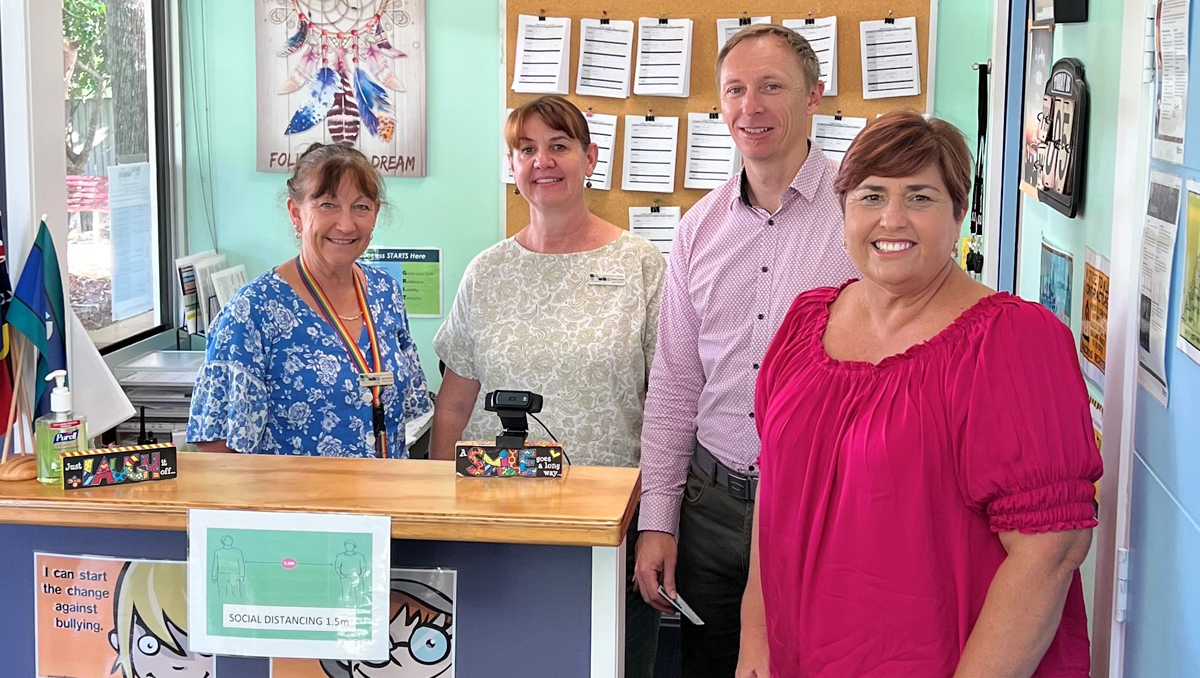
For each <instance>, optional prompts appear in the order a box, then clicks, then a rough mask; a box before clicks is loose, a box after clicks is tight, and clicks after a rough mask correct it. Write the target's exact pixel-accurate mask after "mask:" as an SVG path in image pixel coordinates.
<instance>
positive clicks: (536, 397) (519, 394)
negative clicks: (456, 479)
mask: <svg viewBox="0 0 1200 678" xmlns="http://www.w3.org/2000/svg"><path fill="white" fill-rule="evenodd" d="M483 409H485V410H487V411H488V412H495V413H496V414H497V415H499V416H500V423H501V424H503V425H504V433H502V434H500V435H498V436H496V447H499V448H506V449H517V448H521V447H524V446H525V439H526V438H527V437H528V436H529V419H528V418H527V417H526V416H525V415H527V414H537V413H538V412H541V411H542V396H541V395H540V394H538V393H534V392H532V391H505V390H500V391H492V392H490V393H488V394H487V396H485V397H484V399H483Z"/></svg>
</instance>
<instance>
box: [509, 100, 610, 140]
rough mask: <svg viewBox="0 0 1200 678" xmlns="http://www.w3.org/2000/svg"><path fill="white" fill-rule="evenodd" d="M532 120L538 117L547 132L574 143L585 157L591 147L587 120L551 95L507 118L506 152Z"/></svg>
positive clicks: (520, 107) (520, 108)
mask: <svg viewBox="0 0 1200 678" xmlns="http://www.w3.org/2000/svg"><path fill="white" fill-rule="evenodd" d="M534 116H537V117H540V118H541V119H542V122H544V123H546V126H547V127H549V128H550V129H554V130H558V131H559V132H562V133H563V134H566V135H567V136H568V137H570V138H572V139H574V140H576V141H578V142H579V145H580V146H582V147H583V150H584V152H585V153H586V152H587V150H588V147H589V146H591V145H592V133H591V132H590V131H589V130H588V125H587V118H585V117H583V113H581V112H580V111H579V109H578V108H576V107H575V104H573V103H571V102H570V101H567V100H566V99H564V98H562V97H560V96H555V95H553V94H551V95H547V96H544V97H539V98H537V99H534V100H533V101H530V102H529V103H527V104H522V105H521V106H518V107H516V108H514V109H513V112H512V113H509V114H508V122H506V123H505V125H504V142H505V143H507V144H508V149H509V150H510V151H511V150H512V149H514V148H516V147H517V146H518V145H519V144H520V143H521V135H522V134H523V133H524V132H525V124H526V123H527V122H529V119H530V118H532V117H534Z"/></svg>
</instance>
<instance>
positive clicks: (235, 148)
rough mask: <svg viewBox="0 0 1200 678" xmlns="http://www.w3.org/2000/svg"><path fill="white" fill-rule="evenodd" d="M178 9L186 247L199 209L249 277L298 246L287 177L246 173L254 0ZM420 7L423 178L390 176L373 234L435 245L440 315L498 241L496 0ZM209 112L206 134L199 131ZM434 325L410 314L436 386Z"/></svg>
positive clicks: (200, 235) (199, 238)
mask: <svg viewBox="0 0 1200 678" xmlns="http://www.w3.org/2000/svg"><path fill="white" fill-rule="evenodd" d="M254 1H258V0H254ZM185 8H186V9H185V11H186V12H187V15H186V18H185V22H186V25H185V26H184V29H185V36H184V40H185V44H188V43H190V48H189V49H188V51H189V52H190V54H188V55H186V56H187V57H190V58H188V59H185V61H186V62H187V63H185V67H186V68H187V71H186V72H185V77H184V86H183V89H184V94H185V104H184V110H185V134H186V139H187V141H186V144H187V147H188V152H187V153H186V156H187V162H188V176H189V183H188V186H187V194H188V207H187V220H188V221H187V225H188V236H189V237H188V240H189V246H190V248H191V251H193V252H195V251H202V250H206V249H210V248H212V246H213V242H212V237H211V236H210V234H209V227H208V225H207V224H208V218H207V216H206V210H207V213H208V214H211V218H212V220H213V221H214V222H215V226H216V237H217V244H218V245H219V248H220V251H221V252H223V253H225V254H227V255H228V256H229V258H230V260H231V262H232V263H235V264H237V263H240V264H245V266H246V271H247V274H248V275H249V276H251V277H254V276H257V275H259V274H261V273H264V272H265V271H267V270H269V269H270V268H272V267H274V266H276V265H277V264H279V263H281V262H283V261H284V260H286V259H288V258H289V257H292V256H295V254H296V253H297V251H298V249H297V246H296V241H295V239H294V237H293V236H292V230H291V227H290V223H289V221H288V219H287V214H286V212H285V210H284V193H283V190H284V182H285V181H286V178H287V177H286V175H284V174H267V173H261V172H258V171H256V170H255V78H254V68H255V67H254V2H252V1H248V0H186V1H185ZM426 11H427V17H428V23H427V32H426V44H427V45H428V48H429V52H428V61H427V64H428V65H427V68H428V71H427V74H428V78H427V82H428V94H427V102H428V108H427V110H428V114H427V115H428V144H429V146H428V149H429V171H428V176H427V177H425V178H422V179H388V180H387V193H388V201H389V202H390V203H391V207H390V209H388V210H385V211H384V213H383V215H382V218H381V219H380V223H379V225H378V226H377V228H376V231H375V236H374V239H373V242H374V244H375V245H381V246H395V247H441V248H443V253H444V261H445V285H446V296H445V301H444V304H445V306H446V310H447V311H448V310H449V305H450V303H451V302H452V301H453V300H454V292H455V290H457V289H458V283H459V280H460V279H461V278H462V274H463V270H464V269H465V268H466V266H467V264H468V263H469V262H470V261H471V258H472V257H474V256H475V254H477V253H479V252H480V251H482V250H483V249H485V248H487V247H488V246H490V245H492V244H494V243H495V242H497V241H498V240H499V239H500V226H499V223H500V221H499V220H500V188H499V187H500V164H499V162H498V159H497V158H496V149H497V148H498V147H499V145H500V125H499V122H498V115H499V114H498V112H497V111H499V108H500V78H499V69H500V66H499V58H500V42H499V38H500V26H501V24H500V3H499V2H497V1H496V0H455V1H454V2H434V1H433V0H427V2H426ZM206 71H207V80H208V87H207V92H205V91H204V79H205V74H206V73H205V72H206ZM193 88H194V90H195V91H194V92H193ZM193 95H194V97H193ZM205 103H207V112H206V111H205V108H206V107H205V105H204V104H205ZM195 104H199V105H198V106H196V105H195ZM206 117H207V126H208V128H209V129H211V130H212V135H211V139H206V138H205V136H204V133H203V131H204V128H205V124H204V123H205V119H206ZM198 135H199V138H198ZM210 144H211V160H210V165H211V169H212V176H211V177H209V176H207V168H205V177H204V180H205V181H206V182H210V185H211V189H212V205H211V208H209V207H207V206H206V205H205V204H204V201H203V200H202V192H201V190H200V189H201V183H200V182H201V172H200V170H201V168H200V167H199V166H198V163H197V155H196V153H195V152H194V150H195V149H196V148H197V147H198V146H203V147H205V148H208V146H209V145H210ZM440 326H441V320H436V319H414V320H413V321H412V328H413V335H414V337H415V338H416V340H417V344H418V347H419V349H420V352H421V357H422V359H423V361H424V367H425V372H426V374H427V375H428V376H429V378H430V379H431V385H434V386H436V385H437V384H440V382H441V380H440V378H438V376H437V356H436V355H435V354H434V352H433V348H432V340H433V335H434V333H435V332H436V331H437V329H438V327H440Z"/></svg>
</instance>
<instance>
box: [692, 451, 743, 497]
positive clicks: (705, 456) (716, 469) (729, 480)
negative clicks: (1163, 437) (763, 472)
mask: <svg viewBox="0 0 1200 678" xmlns="http://www.w3.org/2000/svg"><path fill="white" fill-rule="evenodd" d="M695 462H696V467H697V468H698V469H700V470H701V471H703V472H704V474H705V475H707V476H708V477H709V478H711V479H713V480H714V481H715V482H716V483H717V484H718V485H720V486H721V487H724V488H725V489H726V490H727V491H728V492H729V495H730V496H731V497H734V498H735V499H741V500H742V501H754V497H755V495H757V494H758V472H757V471H755V470H753V469H752V470H751V471H750V473H738V472H737V471H734V470H733V469H731V468H729V467H728V466H726V465H725V464H722V463H721V462H720V461H719V460H718V459H717V458H716V457H714V456H713V454H712V452H709V451H708V450H707V449H706V448H705V447H704V446H703V445H701V444H700V443H696V456H695Z"/></svg>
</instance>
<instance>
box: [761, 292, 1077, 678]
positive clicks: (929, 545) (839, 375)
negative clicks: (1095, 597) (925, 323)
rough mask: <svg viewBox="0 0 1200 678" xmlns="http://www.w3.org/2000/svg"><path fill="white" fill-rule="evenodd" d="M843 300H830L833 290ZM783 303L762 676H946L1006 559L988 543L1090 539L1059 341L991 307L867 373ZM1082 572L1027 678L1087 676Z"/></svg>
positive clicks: (768, 458) (807, 317) (1068, 343)
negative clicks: (1060, 536) (1081, 533)
mask: <svg viewBox="0 0 1200 678" xmlns="http://www.w3.org/2000/svg"><path fill="white" fill-rule="evenodd" d="M843 288H844V286H843ZM840 291H841V290H840V289H838V288H821V289H816V290H812V291H811V292H806V293H805V294H802V295H800V296H799V297H797V299H796V301H795V303H794V304H793V305H792V308H791V310H790V311H789V312H788V315H787V317H786V318H785V319H784V321H783V325H782V327H781V328H780V330H779V333H778V334H777V335H776V336H775V339H774V340H773V341H772V343H771V346H770V348H769V350H768V351H767V354H766V357H765V359H764V360H763V365H762V373H761V375H760V376H759V380H758V387H757V393H756V397H755V412H756V413H757V415H758V416H757V419H756V422H757V425H758V429H759V436H760V437H761V439H762V456H761V458H760V467H761V474H762V479H761V484H760V485H759V491H758V501H759V512H760V517H759V519H760V523H759V548H760V551H759V554H760V556H759V557H760V563H761V568H762V569H761V574H762V590H763V599H764V602H765V604H766V618H767V628H768V636H769V645H770V651H771V675H773V676H783V677H788V678H792V677H796V678H950V677H951V676H952V675H953V674H954V671H955V668H956V667H957V665H958V661H959V658H960V657H961V655H962V651H963V648H964V646H965V645H966V642H967V638H968V637H969V636H970V635H971V629H972V628H973V626H974V625H975V620H976V619H977V618H978V617H979V613H980V610H981V608H982V607H983V602H984V598H985V597H986V596H987V593H988V587H989V586H990V585H991V582H992V579H993V577H994V576H995V575H996V570H997V569H998V568H999V567H1000V564H1001V563H1002V562H1003V561H1004V558H1005V555H1006V552H1005V550H1004V547H1003V546H1002V545H1001V543H1000V538H999V537H998V536H997V534H996V533H998V532H1004V531H1012V530H1019V531H1020V532H1022V533H1035V532H1046V531H1052V530H1075V529H1085V528H1090V527H1093V526H1095V525H1096V510H1095V505H1094V503H1093V499H1094V497H1095V488H1094V486H1093V482H1094V481H1095V480H1097V479H1098V478H1099V477H1100V473H1101V461H1100V454H1099V452H1098V451H1097V450H1096V443H1095V437H1094V434H1093V431H1092V424H1091V416H1090V414H1089V410H1088V398H1087V390H1086V387H1085V386H1084V383H1083V378H1082V376H1081V374H1080V370H1079V363H1078V358H1077V357H1076V353H1075V342H1074V340H1073V338H1072V335H1071V331H1070V330H1069V329H1068V328H1067V327H1066V326H1065V325H1063V324H1062V322H1060V321H1059V320H1058V319H1057V318H1055V317H1054V315H1052V314H1051V313H1050V312H1049V311H1048V310H1046V309H1045V308H1043V307H1042V306H1040V305H1037V304H1033V303H1030V302H1027V301H1024V300H1021V299H1018V298H1016V297H1013V296H1011V295H1009V294H1004V293H1001V294H995V295H992V296H989V297H986V298H984V299H982V300H981V301H979V302H978V303H977V304H975V306H973V307H971V308H970V309H968V310H967V311H965V312H964V313H963V314H962V315H961V316H960V317H959V318H958V319H957V320H955V321H954V323H953V324H951V325H950V326H949V327H947V328H946V329H945V330H943V331H942V332H941V333H940V334H938V335H937V336H935V337H934V338H933V339H931V340H929V341H927V342H925V343H923V344H918V345H916V346H913V347H912V348H910V349H909V350H907V351H905V352H904V353H901V354H898V355H894V356H891V357H888V358H886V359H884V360H883V361H881V362H880V363H879V364H878V365H871V364H869V363H864V362H843V361H838V360H834V359H833V358H831V357H829V355H828V354H827V353H826V352H825V348H824V346H823V344H822V338H823V336H824V333H825V327H826V324H827V323H828V321H829V307H830V305H831V304H832V303H833V301H834V300H835V299H836V298H837V296H838V294H839V293H840ZM1088 667H1089V648H1088V630H1087V616H1086V613H1085V611H1084V604H1083V591H1082V587H1081V584H1080V579H1079V573H1078V572H1076V573H1075V576H1074V578H1073V580H1072V582H1071V587H1070V591H1069V593H1068V594H1067V599H1066V607H1065V610H1064V612H1063V616H1062V622H1061V623H1060V624H1059V627H1058V633H1057V635H1056V636H1055V638H1054V641H1053V643H1052V644H1051V645H1050V649H1049V650H1048V651H1047V652H1046V654H1045V656H1044V658H1043V660H1042V663H1041V665H1040V667H1039V668H1038V670H1037V671H1036V672H1035V673H1034V677H1035V678H1088Z"/></svg>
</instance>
